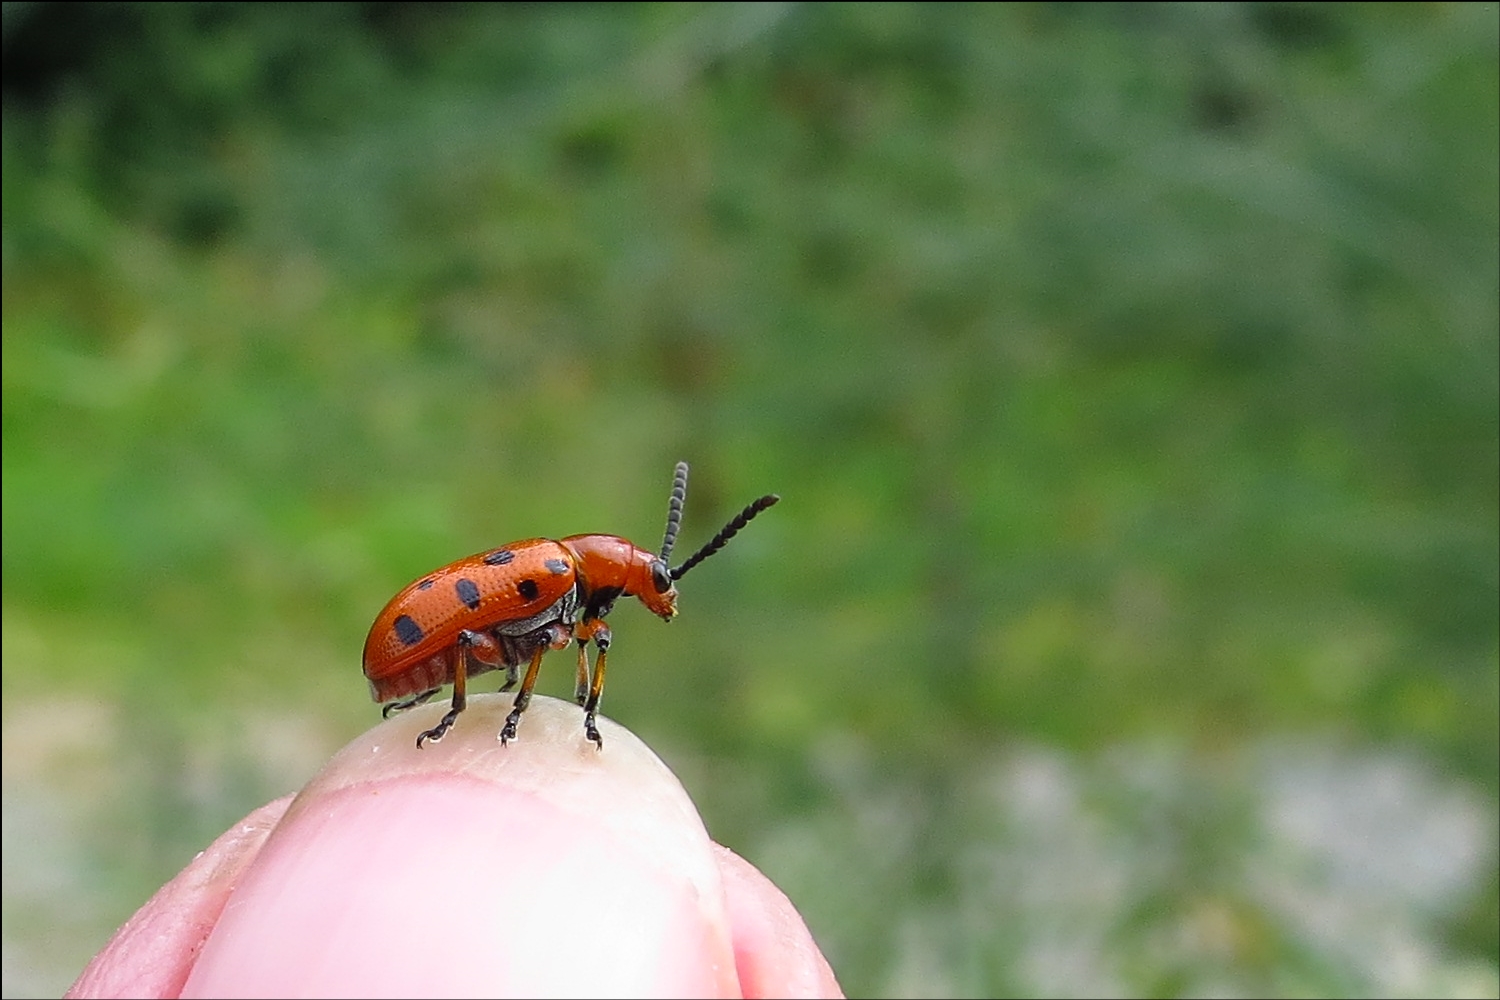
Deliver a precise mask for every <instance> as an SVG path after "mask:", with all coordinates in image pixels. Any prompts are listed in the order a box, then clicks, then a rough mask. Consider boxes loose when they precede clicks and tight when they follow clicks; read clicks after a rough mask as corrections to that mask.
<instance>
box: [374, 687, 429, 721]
mask: <svg viewBox="0 0 1500 1000" xmlns="http://www.w3.org/2000/svg"><path fill="white" fill-rule="evenodd" d="M441 690H442V688H433V689H432V690H431V691H423V692H422V693H421V694H418V695H413V696H412V697H410V698H407V699H406V700H405V701H392V702H387V703H386V704H385V705H384V706H383V707H382V708H381V709H380V717H381V718H382V719H389V718H390V717H391V714H392V713H393V712H404V711H406V710H407V709H408V708H416V707H417V706H418V705H421V704H424V703H425V702H426V701H427V700H428V699H429V698H431V697H432V696H433V695H435V694H437V693H438V692H439V691H441Z"/></svg>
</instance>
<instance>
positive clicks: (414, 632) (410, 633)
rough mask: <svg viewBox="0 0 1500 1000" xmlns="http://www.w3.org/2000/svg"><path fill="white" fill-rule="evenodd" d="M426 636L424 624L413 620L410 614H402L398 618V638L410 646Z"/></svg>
mask: <svg viewBox="0 0 1500 1000" xmlns="http://www.w3.org/2000/svg"><path fill="white" fill-rule="evenodd" d="M424 637H425V635H424V633H423V632H422V626H420V625H418V624H417V623H416V622H414V621H412V620H411V616H410V615H400V616H399V617H397V618H396V638H398V639H400V640H401V641H402V642H404V643H406V644H407V645H408V646H415V645H416V644H417V643H419V642H421V641H422V639H423V638H424Z"/></svg>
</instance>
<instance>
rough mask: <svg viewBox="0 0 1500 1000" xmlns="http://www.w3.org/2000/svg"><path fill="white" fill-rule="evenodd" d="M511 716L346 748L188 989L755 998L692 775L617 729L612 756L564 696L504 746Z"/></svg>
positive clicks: (244, 891) (368, 738) (379, 735)
mask: <svg viewBox="0 0 1500 1000" xmlns="http://www.w3.org/2000/svg"><path fill="white" fill-rule="evenodd" d="M497 703H498V704H497ZM508 707H509V699H498V698H488V699H483V698H482V699H479V700H478V704H477V705H476V704H475V702H471V703H470V707H469V710H468V711H466V712H465V713H464V714H463V715H462V716H461V717H460V719H459V723H458V725H456V726H455V727H454V729H453V731H451V732H450V733H449V734H448V735H447V736H446V737H445V738H444V739H443V740H442V741H441V742H440V743H438V744H428V745H427V746H426V747H424V748H423V749H421V750H417V749H416V747H415V734H416V733H417V732H419V731H421V730H422V729H424V728H426V727H427V726H428V725H430V724H431V721H432V719H431V718H424V717H423V715H420V714H418V713H411V714H412V715H416V716H417V717H416V718H406V717H403V718H400V719H395V720H392V721H391V722H388V723H385V724H382V725H380V726H377V727H376V728H375V729H374V730H372V731H371V732H370V733H367V734H365V735H364V736H362V737H360V738H358V739H356V740H355V741H354V742H353V743H351V744H350V745H349V746H348V747H346V748H345V749H344V750H343V751H341V752H340V753H339V754H338V755H336V757H335V758H334V760H333V761H331V762H330V764H329V766H328V767H327V768H325V770H324V771H323V772H322V773H321V774H320V775H319V776H318V778H316V779H314V781H313V782H311V783H310V784H309V785H308V787H307V788H306V789H305V790H304V792H303V793H302V794H301V795H300V796H299V797H298V799H297V802H296V803H295V804H294V805H293V807H292V808H291V809H289V810H288V812H287V814H286V816H285V818H284V819H283V822H282V824H281V826H280V827H279V828H278V829H277V831H276V833H275V835H274V836H273V837H272V838H271V839H270V840H269V841H268V842H267V844H266V846H265V847H264V849H263V850H262V851H261V854H260V857H259V858H258V860H257V863H256V864H255V866H254V868H253V869H252V870H251V871H249V872H247V873H246V877H245V878H244V879H243V880H242V882H241V884H240V885H239V887H238V888H237V889H236V890H235V892H234V895H233V898H232V899H231V900H230V902H229V904H228V905H227V906H226V907H225V908H224V911H223V915H222V917H221V919H220V921H219V923H218V926H217V927H215V928H214V930H213V933H212V935H211V936H210V938H209V940H208V942H207V943H206V944H205V946H204V949H203V953H202V956H201V957H200V959H199V961H198V963H197V965H196V966H195V967H194V969H193V970H192V973H191V975H190V977H189V979H188V981H187V982H186V983H185V984H184V990H183V995H184V996H275V995H309V996H311V995H326V996H339V995H385V996H403V995H405V996H437V995H456V996H464V995H482V996H491V997H494V996H544V995H569V994H577V995H620V996H648V995H662V996H671V995H681V996H695V995H697V996H732V995H738V984H737V982H736V981H735V967H734V966H735V963H734V954H733V947H732V944H731V941H730V932H729V920H728V917H727V915H726V914H725V912H724V907H723V892H722V890H721V888H720V884H719V872H718V866H717V863H716V862H715V860H714V854H713V850H712V846H711V842H710V841H709V840H708V836H707V833H706V832H705V831H704V830H703V827H702V823H701V821H700V820H699V819H698V817H697V813H696V811H695V810H694V809H693V808H692V804H691V802H690V801H689V800H688V798H687V795H686V792H685V791H683V790H682V788H681V785H680V784H678V783H677V781H676V779H675V777H673V776H672V775H671V772H670V771H668V770H667V769H666V768H665V766H664V765H662V764H661V762H660V761H659V760H657V759H656V757H655V755H654V754H652V753H651V752H650V751H649V750H648V749H646V748H645V747H644V746H643V745H641V744H640V743H639V741H638V740H636V739H635V737H633V736H631V735H630V734H629V733H628V732H626V731H625V730H623V729H621V728H619V727H617V726H610V727H609V728H607V729H606V728H605V725H604V723H605V720H603V719H601V720H600V723H601V729H604V735H605V741H606V749H605V750H604V751H603V752H602V753H600V752H598V751H596V749H595V747H594V745H593V744H591V743H588V742H587V741H585V740H584V738H583V732H582V726H581V719H580V717H579V716H580V713H579V711H578V709H577V706H574V705H567V704H564V703H561V702H556V701H554V700H552V699H537V700H536V701H534V702H533V703H532V706H531V708H530V710H529V711H528V713H527V715H526V717H525V719H524V720H523V722H522V727H521V734H520V735H521V739H519V740H518V741H516V742H514V743H512V744H510V745H509V746H501V745H500V743H499V742H498V741H497V740H496V739H495V734H496V733H497V732H498V731H499V726H500V724H501V723H502V722H503V716H504V711H503V709H508ZM429 714H430V713H429ZM269 955H275V956H276V958H275V960H274V961H270V960H268V958H267V956H269Z"/></svg>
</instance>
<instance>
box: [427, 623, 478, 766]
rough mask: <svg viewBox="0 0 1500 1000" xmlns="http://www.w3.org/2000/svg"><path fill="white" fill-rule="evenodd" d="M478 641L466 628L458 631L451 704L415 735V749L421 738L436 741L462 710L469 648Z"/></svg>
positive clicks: (445, 733)
mask: <svg viewBox="0 0 1500 1000" xmlns="http://www.w3.org/2000/svg"><path fill="white" fill-rule="evenodd" d="M478 641H479V636H478V635H476V634H475V633H473V632H470V631H469V630H468V629H464V630H462V631H461V632H459V633H458V645H457V647H456V648H455V649H454V651H453V657H454V662H453V704H452V706H451V707H450V708H449V709H448V712H447V714H446V715H444V716H443V718H442V719H441V720H440V721H439V722H438V724H437V725H435V726H433V727H432V728H431V729H429V730H427V731H426V732H425V733H422V734H421V735H419V736H418V737H417V749H418V750H420V749H422V741H423V740H431V741H432V742H434V743H436V742H438V741H439V740H441V739H442V738H443V737H444V736H445V735H447V733H448V730H450V729H452V728H453V721H454V720H455V719H457V718H458V713H459V712H462V711H463V710H464V704H465V698H464V689H465V688H466V687H467V686H468V679H469V648H470V647H471V646H473V645H474V644H475V643H477V642H478Z"/></svg>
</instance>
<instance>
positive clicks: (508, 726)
mask: <svg viewBox="0 0 1500 1000" xmlns="http://www.w3.org/2000/svg"><path fill="white" fill-rule="evenodd" d="M572 637H573V633H572V630H570V629H569V628H567V627H566V626H564V625H560V624H557V623H553V624H551V625H546V626H543V627H542V628H539V629H537V630H536V631H535V632H531V633H528V634H527V635H526V636H525V637H524V638H523V639H522V642H523V643H524V644H525V645H524V647H523V648H526V647H529V648H530V649H531V651H532V652H531V665H530V666H528V667H527V668H526V678H525V680H523V681H521V690H520V691H517V692H516V700H515V701H514V702H513V703H512V704H511V709H510V714H509V715H507V716H506V717H505V725H504V726H502V727H501V729H500V744H501V745H502V746H504V745H505V744H507V743H509V742H510V741H511V740H513V739H515V738H516V726H517V725H518V724H520V722H521V713H523V712H525V711H526V706H527V705H529V704H531V689H532V688H534V687H536V675H537V672H538V671H539V670H540V669H541V666H542V654H543V653H545V652H547V650H549V649H562V648H563V647H564V646H566V645H567V644H568V640H569V639H571V638H572Z"/></svg>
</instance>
